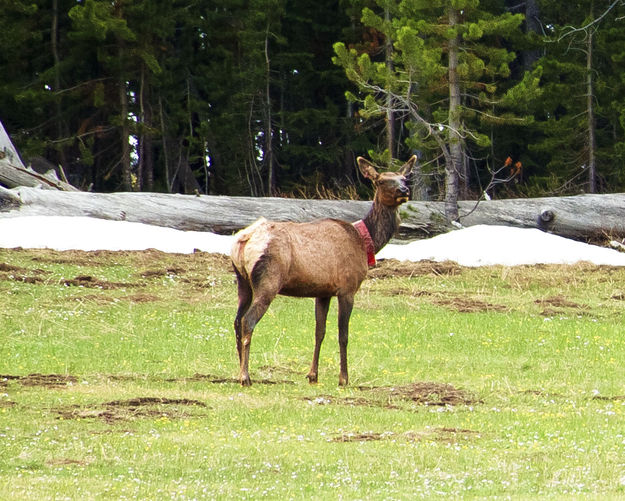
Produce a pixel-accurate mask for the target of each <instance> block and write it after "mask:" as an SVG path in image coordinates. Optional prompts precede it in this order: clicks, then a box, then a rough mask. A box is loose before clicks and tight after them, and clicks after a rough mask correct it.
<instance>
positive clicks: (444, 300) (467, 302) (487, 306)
mask: <svg viewBox="0 0 625 501" xmlns="http://www.w3.org/2000/svg"><path fill="white" fill-rule="evenodd" d="M432 303H434V304H437V305H439V306H443V307H445V308H449V309H451V310H455V311H458V312H460V313H478V312H482V311H499V312H505V311H508V308H507V307H506V306H503V305H501V304H492V303H487V302H485V301H480V300H479V299H474V298H471V297H463V296H456V297H449V296H441V297H437V298H434V299H433V300H432Z"/></svg>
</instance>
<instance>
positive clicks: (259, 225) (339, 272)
mask: <svg viewBox="0 0 625 501" xmlns="http://www.w3.org/2000/svg"><path fill="white" fill-rule="evenodd" d="M415 162H416V157H414V156H413V157H412V158H411V159H410V160H409V161H408V162H407V163H406V164H405V165H404V166H403V167H402V168H401V170H400V172H399V173H391V172H385V173H382V174H379V173H378V172H377V171H376V170H375V168H374V167H373V166H372V165H371V164H370V163H369V162H368V161H367V160H365V159H364V158H361V157H359V158H358V166H359V167H360V171H361V172H362V174H363V175H364V176H365V177H367V178H369V179H371V180H372V181H373V183H374V185H375V187H376V193H375V198H374V203H373V206H372V208H371V210H370V211H369V213H368V214H367V216H366V217H365V218H364V222H365V225H366V226H367V228H368V230H369V233H370V234H371V238H372V239H373V242H374V247H375V252H378V251H379V250H380V249H381V248H382V247H384V245H386V243H387V242H388V241H389V240H390V238H391V236H392V235H393V233H395V231H396V230H397V227H398V225H399V216H398V215H397V207H399V205H401V204H402V203H403V202H405V201H406V200H407V199H408V195H409V192H408V187H407V184H406V182H407V180H406V176H408V175H409V174H410V172H411V171H412V169H413V166H414V164H415ZM231 257H232V263H233V265H234V270H235V274H236V277H237V284H238V293H239V308H238V311H237V316H236V319H235V321H234V328H235V332H236V338H237V351H238V353H239V363H240V374H239V380H240V382H241V384H242V385H243V386H249V385H250V384H251V381H250V377H249V373H248V364H249V349H250V342H251V339H252V333H253V331H254V327H255V326H256V324H257V323H258V321H259V320H260V319H261V318H262V316H263V315H264V313H265V312H266V311H267V308H268V307H269V304H270V303H271V301H273V299H274V298H275V296H276V295H277V294H282V295H287V296H297V297H314V298H316V302H315V320H316V328H315V351H314V354H313V361H312V365H311V368H310V371H309V373H308V379H309V381H310V382H311V383H315V382H317V371H318V365H319V351H320V349H321V342H322V341H323V338H324V336H325V328H326V327H325V325H326V319H327V315H328V308H329V306H330V299H331V298H332V297H333V296H336V297H337V298H338V301H339V347H340V357H341V370H340V374H339V384H340V385H346V384H347V383H348V376H347V340H348V327H349V317H350V315H351V311H352V307H353V303H354V295H355V294H356V292H357V291H358V289H359V288H360V284H361V283H362V281H363V280H364V278H365V276H366V275H367V253H366V251H365V246H364V244H363V241H362V238H361V237H360V234H359V233H358V231H357V230H356V229H355V228H354V226H353V225H352V224H350V223H346V222H344V221H339V220H337V219H321V220H318V221H313V222H310V223H289V222H273V221H267V220H266V219H264V218H261V219H259V220H258V221H256V222H255V223H254V224H252V225H251V226H249V227H247V228H245V229H243V230H241V231H240V232H239V233H238V235H237V238H236V240H235V242H234V244H233V246H232V253H231Z"/></svg>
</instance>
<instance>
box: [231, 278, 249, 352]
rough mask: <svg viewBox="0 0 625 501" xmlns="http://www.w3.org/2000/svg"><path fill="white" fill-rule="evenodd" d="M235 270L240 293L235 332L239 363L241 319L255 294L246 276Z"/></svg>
mask: <svg viewBox="0 0 625 501" xmlns="http://www.w3.org/2000/svg"><path fill="white" fill-rule="evenodd" d="M234 272H235V274H236V277H237V288H238V295H239V307H238V309H237V316H236V317H235V319H234V332H235V334H236V338H237V353H238V354H239V364H241V356H242V353H241V349H242V343H241V336H242V331H241V321H242V319H243V315H245V314H246V313H247V310H249V308H250V305H251V304H252V296H253V294H252V287H251V286H250V284H249V282H248V281H247V280H246V279H245V278H243V276H242V275H241V274H240V273H239V271H238V270H237V269H236V268H235V269H234Z"/></svg>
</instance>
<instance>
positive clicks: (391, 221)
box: [363, 197, 399, 253]
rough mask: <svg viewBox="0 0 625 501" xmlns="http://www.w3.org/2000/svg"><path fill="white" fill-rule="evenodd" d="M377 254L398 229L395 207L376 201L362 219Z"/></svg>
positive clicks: (397, 215)
mask: <svg viewBox="0 0 625 501" xmlns="http://www.w3.org/2000/svg"><path fill="white" fill-rule="evenodd" d="M363 221H364V223H365V225H366V226H367V229H368V230H369V234H370V235H371V239H372V240H373V245H374V247H375V252H376V253H377V252H378V251H379V250H380V249H382V247H384V246H385V245H386V244H387V243H388V241H389V240H390V239H391V237H392V236H393V235H394V234H395V232H396V231H397V229H398V228H399V214H398V213H397V207H389V206H387V205H384V204H382V203H380V202H379V201H378V200H377V197H376V199H375V200H374V202H373V206H372V207H371V210H369V213H368V214H367V215H366V216H365V217H364V219H363Z"/></svg>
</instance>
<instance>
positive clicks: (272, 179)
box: [263, 23, 277, 195]
mask: <svg viewBox="0 0 625 501" xmlns="http://www.w3.org/2000/svg"><path fill="white" fill-rule="evenodd" d="M265 65H266V68H265V69H266V74H265V151H264V155H263V157H264V159H265V164H266V165H267V193H268V195H275V194H276V187H277V183H276V172H275V165H274V164H275V161H274V158H273V124H272V123H271V122H272V116H271V93H270V91H271V60H270V59H269V23H267V32H266V34H265Z"/></svg>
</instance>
